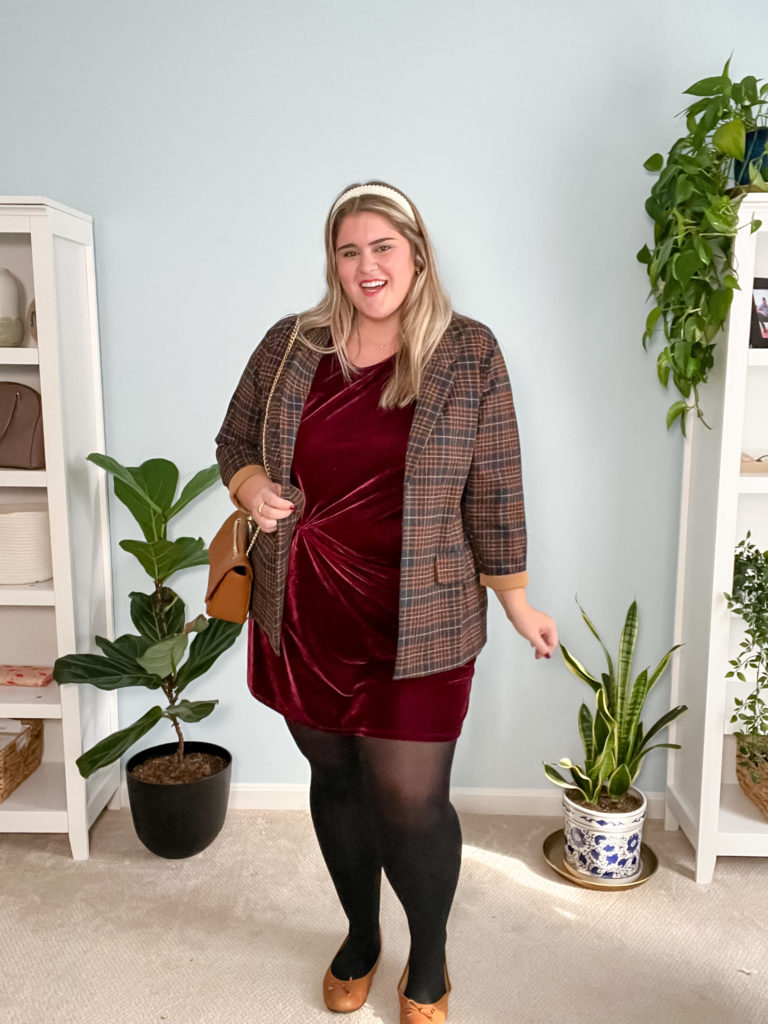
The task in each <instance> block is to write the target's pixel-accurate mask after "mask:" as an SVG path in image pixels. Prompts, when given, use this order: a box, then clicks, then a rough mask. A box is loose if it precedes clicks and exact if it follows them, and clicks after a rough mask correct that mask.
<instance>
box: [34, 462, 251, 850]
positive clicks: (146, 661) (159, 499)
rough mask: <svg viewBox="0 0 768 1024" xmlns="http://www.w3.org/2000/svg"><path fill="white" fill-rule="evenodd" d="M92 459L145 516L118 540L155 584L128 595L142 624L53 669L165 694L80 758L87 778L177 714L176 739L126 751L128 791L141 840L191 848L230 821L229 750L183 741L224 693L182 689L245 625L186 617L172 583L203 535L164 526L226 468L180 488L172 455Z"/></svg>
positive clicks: (70, 677) (203, 552)
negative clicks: (214, 695)
mask: <svg viewBox="0 0 768 1024" xmlns="http://www.w3.org/2000/svg"><path fill="white" fill-rule="evenodd" d="M88 459H89V460H90V461H91V462H93V463H95V464H96V465H97V466H100V467H101V468H102V469H104V470H106V471H107V472H108V473H111V474H112V475H113V476H114V486H115V496H116V497H117V498H118V499H119V500H120V501H122V502H123V504H125V505H126V506H127V508H128V509H129V511H130V512H131V514H132V515H133V517H134V519H135V520H136V522H137V523H138V524H139V527H140V528H141V531H142V533H143V534H144V538H145V539H144V540H143V541H140V540H122V541H120V547H121V548H123V550H125V551H128V552H130V553H131V554H132V555H134V556H135V557H136V558H137V559H138V561H139V562H140V564H141V566H142V568H143V569H144V570H145V571H146V573H147V574H148V575H149V576H150V578H151V579H152V581H153V584H154V589H153V590H152V592H151V593H149V594H144V593H139V592H133V593H131V594H130V595H129V598H130V614H131V620H132V622H133V624H134V626H135V628H136V630H137V632H136V633H127V634H125V635H124V636H120V637H118V638H117V639H116V640H114V641H111V640H107V639H105V638H104V637H99V636H97V637H96V638H95V643H96V645H97V646H98V647H99V649H100V650H101V651H102V654H68V655H66V656H64V657H61V658H58V659H57V660H56V663H55V665H54V668H53V676H54V679H55V680H56V682H57V683H60V684H61V683H88V684H89V685H91V686H96V687H98V688H99V689H102V690H120V689H125V688H127V687H136V686H143V687H146V689H148V690H150V691H157V692H158V693H161V694H162V696H163V697H164V698H165V703H166V706H165V707H163V706H162V705H161V704H155V705H154V706H153V707H151V708H150V709H149V711H147V712H145V714H144V715H142V716H141V718H139V719H138V720H137V721H136V722H134V723H133V724H132V725H129V726H127V727H126V728H124V729H120V730H118V732H115V733H113V734H112V735H111V736H107V737H106V738H105V739H103V740H101V741H100V742H99V743H97V744H96V745H95V746H94V747H92V748H91V749H90V750H87V751H85V753H83V754H82V755H81V756H80V757H79V758H78V759H77V766H78V768H79V770H80V774H81V775H82V776H83V778H86V779H87V778H88V777H89V776H91V775H92V774H93V773H94V772H96V771H98V769H99V768H103V767H104V766H105V765H108V764H112V763H113V762H114V761H116V760H117V759H118V758H120V757H121V756H122V755H123V754H124V753H126V751H128V749H129V748H130V747H132V746H133V744H134V743H136V742H137V741H138V740H140V739H141V738H142V737H143V736H145V735H146V734H147V733H148V732H149V730H150V729H152V728H153V727H154V726H155V725H157V723H158V722H160V721H161V720H165V721H168V722H170V724H171V725H172V727H173V729H174V730H175V732H176V737H177V741H176V742H175V743H168V744H162V745H160V746H156V747H150V748H148V749H145V750H142V751H140V752H139V753H137V754H134V756H133V757H132V758H131V759H130V760H129V761H128V764H127V766H126V771H127V782H128V796H129V801H130V806H131V813H132V816H133V821H134V825H135V828H136V832H137V835H138V836H139V839H141V841H142V842H143V843H144V845H145V846H146V847H147V848H148V849H149V850H151V851H152V852H153V853H156V854H158V855H160V856H162V857H171V858H178V857H189V856H192V854H195V853H199V852H200V851H201V850H203V849H205V847H206V846H208V845H209V844H210V843H211V842H213V840H214V839H215V838H216V836H217V835H218V833H219V832H220V830H221V827H222V825H223V823H224V818H225V815H226V809H227V801H228V797H229V782H230V774H231V766H232V756H231V754H230V753H229V751H228V750H226V749H225V748H224V747H220V746H218V745H217V744H213V743H204V742H189V741H185V739H184V735H183V733H182V731H181V723H182V722H185V723H186V722H200V721H202V719H204V718H207V716H208V715H210V714H211V712H212V711H213V709H214V708H215V707H216V705H217V704H218V701H216V700H212V701H190V700H187V699H186V697H182V694H183V693H184V691H185V690H186V688H187V686H188V685H189V684H190V683H191V682H192V681H193V680H194V679H197V678H198V677H199V676H201V675H203V673H204V672H207V671H208V669H209V668H210V667H211V665H213V663H214V662H215V661H216V659H217V658H218V657H219V655H221V654H222V653H223V652H224V651H226V650H227V648H229V647H231V646H232V644H233V643H234V642H235V640H236V639H237V637H238V635H239V633H240V631H241V629H242V626H241V625H240V624H236V623H232V622H224V621H222V620H221V619H208V618H206V617H205V616H204V615H197V616H196V617H195V618H193V619H191V620H190V621H187V615H186V609H185V606H184V602H183V601H182V599H181V598H180V597H179V595H178V594H177V593H176V592H175V591H174V590H172V589H171V588H170V587H168V586H167V585H166V584H167V581H168V579H169V578H170V577H171V576H172V575H173V574H174V573H176V572H178V571H180V570H182V569H187V568H190V567H192V566H195V565H207V563H208V551H207V548H206V546H205V543H204V542H203V540H202V539H201V538H197V539H195V538H193V537H178V538H176V539H175V540H169V539H168V537H167V526H168V522H169V521H170V520H171V519H172V518H173V517H174V516H176V515H177V514H178V513H179V512H181V510H182V509H183V508H186V506H187V505H189V504H190V502H192V501H194V500H195V499H196V498H197V497H199V496H200V495H201V494H202V493H203V492H204V491H206V490H208V488H210V487H211V486H212V485H213V484H214V483H215V482H217V481H218V479H219V472H218V469H217V467H216V466H211V467H209V468H208V469H204V470H201V471H200V472H199V473H196V474H195V475H194V476H193V477H192V479H191V480H190V481H189V482H188V483H187V484H186V485H185V487H184V488H183V489H182V491H181V494H180V495H179V497H178V498H176V488H177V485H178V481H179V471H178V469H177V468H176V466H175V465H174V464H173V463H172V462H168V461H167V460H165V459H150V460H148V461H147V462H144V463H142V465H141V466H138V467H135V468H126V467H125V466H122V465H120V463H119V462H117V461H116V460H115V459H112V458H109V457H108V456H106V455H100V454H98V453H94V454H91V455H89V456H88ZM190 638H191V639H190ZM185 656H186V660H185Z"/></svg>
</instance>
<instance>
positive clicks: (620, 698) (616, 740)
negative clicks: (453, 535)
mask: <svg viewBox="0 0 768 1024" xmlns="http://www.w3.org/2000/svg"><path fill="white" fill-rule="evenodd" d="M579 610H580V611H581V615H582V618H583V619H584V622H585V623H586V625H587V627H588V629H589V631H590V632H591V633H592V635H593V636H594V637H595V639H596V640H597V641H598V642H599V644H600V646H601V647H602V649H603V653H604V654H605V659H606V662H607V665H608V671H607V672H603V673H601V675H600V678H599V679H598V678H597V676H596V675H592V673H590V672H588V671H587V669H586V668H584V666H583V665H582V664H581V662H579V661H577V659H576V658H575V657H574V656H573V655H572V654H571V653H570V651H569V650H568V649H567V648H566V647H565V645H564V644H562V643H561V644H560V650H561V652H562V655H563V660H564V661H565V664H566V665H567V667H568V668H569V669H570V671H571V672H572V673H573V674H574V675H575V676H576V677H577V678H578V679H581V680H582V681H583V682H585V683H586V684H587V685H588V686H589V687H591V689H592V690H593V691H594V694H595V705H596V706H595V712H594V714H593V713H592V712H591V711H590V709H589V708H588V707H587V705H586V704H582V705H581V707H580V709H579V734H580V736H581V742H582V745H583V748H584V764H583V765H576V764H574V763H573V762H572V761H571V760H570V759H569V758H562V759H561V760H560V761H559V762H558V764H557V766H555V765H551V764H545V765H544V772H545V774H546V776H547V778H548V779H549V780H550V782H554V783H555V785H556V786H560V787H562V788H563V789H567V790H578V792H579V794H580V798H581V799H582V800H583V801H584V803H586V804H597V802H598V799H599V798H600V796H601V794H607V795H608V797H609V799H610V800H611V801H616V802H618V801H619V800H620V799H621V798H622V797H623V796H624V794H625V793H626V792H627V790H628V789H629V787H630V786H631V785H632V783H633V782H634V780H635V778H636V777H637V774H638V772H639V771H640V766H641V764H642V762H643V759H644V758H645V756H646V754H648V753H650V751H651V750H655V749H657V748H658V747H672V748H675V749H677V748H678V746H679V745H678V744H676V743H656V744H654V745H650V743H651V740H652V739H653V738H654V737H655V736H657V735H658V734H659V733H660V732H661V731H662V729H665V728H666V727H667V726H668V725H669V724H670V722H673V721H674V720H675V719H676V718H677V717H678V716H679V715H681V714H682V713H683V712H684V711H686V710H687V708H686V707H685V705H680V706H679V707H676V708H672V709H671V710H670V711H667V712H666V714H664V715H662V716H661V718H660V719H659V720H658V721H657V722H655V723H654V724H653V725H652V726H651V727H650V728H649V729H647V730H646V729H645V727H644V725H643V722H642V720H641V717H640V716H641V715H642V713H643V706H644V704H645V700H646V698H647V696H648V694H649V693H650V692H651V690H652V689H653V687H654V685H655V684H656V683H657V682H658V680H659V679H660V677H661V675H662V674H663V672H664V670H665V668H666V667H667V663H668V661H669V659H670V657H671V656H672V654H673V653H674V651H676V650H677V648H678V647H679V646H680V644H676V645H675V646H674V647H672V648H671V649H670V650H669V651H667V653H666V654H665V655H664V657H663V658H662V659H661V661H660V662H659V664H658V665H657V666H656V668H655V669H654V670H653V672H650V670H649V669H647V668H644V669H643V671H642V672H641V673H640V674H639V675H638V676H637V677H636V678H635V679H634V680H633V679H632V663H633V661H634V654H635V644H636V641H637V602H636V601H633V602H632V604H631V605H630V606H629V610H628V612H627V617H626V620H625V622H624V627H623V629H622V631H621V637H620V639H619V651H618V657H617V659H616V666H615V667H614V662H613V659H612V658H611V656H610V654H609V653H608V650H607V648H606V646H605V644H604V643H603V641H602V640H601V639H600V636H599V634H598V632H597V630H596V629H595V627H594V626H593V624H592V622H591V621H590V619H589V617H588V616H587V614H586V612H585V611H584V609H583V608H582V607H581V605H579ZM558 769H564V770H565V771H567V772H568V777H564V776H563V775H562V774H561V772H560V771H558Z"/></svg>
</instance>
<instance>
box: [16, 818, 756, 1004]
mask: <svg viewBox="0 0 768 1024" xmlns="http://www.w3.org/2000/svg"><path fill="white" fill-rule="evenodd" d="M462 825H463V829H464V841H465V850H464V865H463V870H462V878H461V881H460V884H459V891H458V894H457V900H456V903H455V905H454V911H453V914H452V917H451V922H450V939H449V961H448V963H449V967H450V971H451V975H452V981H453V985H454V992H453V995H452V997H451V1012H450V1015H449V1022H450V1024H488V1022H493V1024H508V1022H514V1024H545V1022H546V1024H550V1022H552V1024H565V1022H568V1024H594V1022H603V1021H610V1022H611V1024H648V1022H662V1024H666V1022H675V1024H676V1022H688V1021H690V1022H691V1024H694V1022H695V1024H710V1022H711V1024H730V1022H734V1024H752V1022H754V1024H758V1022H760V1024H764V1022H765V1020H766V1016H768V939H767V938H766V934H767V933H766V921H767V920H768V860H761V859H748V858H744V859H741V858H738V859H735V858H722V859H721V860H720V861H719V862H718V866H717V870H716V872H715V880H714V882H713V883H712V884H711V885H708V886H697V885H696V884H695V883H694V882H693V880H692V868H693V855H692V851H691V849H690V847H689V845H688V843H687V841H686V840H685V839H684V837H683V836H682V834H681V833H679V832H678V833H664V832H663V830H662V828H661V823H660V822H651V823H650V825H649V826H648V834H647V836H646V839H647V841H648V842H649V843H650V845H651V846H652V848H653V849H654V850H655V851H656V852H657V854H658V856H659V860H660V868H659V870H658V872H657V873H656V875H655V876H654V877H652V878H651V879H650V880H649V881H648V882H647V883H646V884H645V885H643V886H641V887H639V888H637V889H635V890H632V891H630V892H624V893H609V892H592V891H587V890H583V889H579V888H577V887H575V886H573V885H571V884H570V883H568V882H566V881H564V880H561V879H560V878H559V876H557V875H556V874H554V873H553V872H552V871H551V869H550V868H549V867H548V865H547V864H546V862H545V861H544V860H543V858H542V855H541V845H542V841H543V840H544V838H545V836H546V835H547V834H548V833H549V832H551V831H553V830H554V829H555V828H556V827H557V825H558V821H557V820H556V819H545V818H503V817H491V816H473V815H464V816H463V817H462ZM0 895H1V896H2V900H1V902H0V926H1V927H0V941H1V942H2V946H1V947H0V1022H2V1024H252V1022H253V1024H262V1022H263V1024H281V1022H285V1021H291V1022H292V1021H296V1022H301V1024H315V1022H318V1024H319V1022H323V1024H331V1022H335V1024H339V1022H340V1021H342V1020H345V1019H349V1021H350V1024H374V1022H376V1024H378V1022H386V1024H397V1022H398V1015H397V997H396V995H395V986H396V984H397V979H398V978H399V976H400V971H401V969H402V967H403V963H404V961H405V957H406V955H407V951H408V935H407V928H406V924H405V918H404V915H403V913H402V910H401V908H400V905H399V904H398V903H397V901H396V899H395V897H394V895H393V894H392V892H391V890H390V889H389V888H388V887H385V892H384V898H383V910H382V926H383V932H384V956H383V960H382V965H381V967H380V969H379V972H378V975H377V977H376V982H375V984H374V986H373V990H372V992H371V998H370V1002H369V1004H367V1005H366V1006H365V1007H363V1009H362V1010H360V1011H359V1012H358V1013H356V1014H353V1015H351V1016H350V1017H349V1018H343V1017H341V1016H334V1015H331V1014H329V1013H328V1011H326V1010H325V1009H324V1007H323V1006H322V1003H321V995H320V981H321V978H322V975H323V972H324V971H325V968H326V967H327V965H328V963H329V961H330V959H331V958H332V956H333V954H334V953H335V951H336V948H337V946H338V945H339V943H340V941H341V938H342V934H343V923H342V915H341V912H340V910H339V908H338V905H337V903H336V901H335V896H334V895H333V893H332V891H331V888H330V883H329V882H328V881H327V879H326V875H325V868H324V865H323V863H322V861H321V859H320V855H319V853H318V851H317V849H316V846H315V841H314V835H313V833H312V829H311V823H310V821H309V817H308V815H307V814H305V813H303V812H293V811H266V812H265V811H231V812H230V814H229V817H228V819H227V823H226V825H225V827H224V831H223V832H222V834H221V836H220V837H219V838H218V840H217V841H216V843H215V844H214V845H213V846H211V847H209V849H208V850H206V851H205V852H204V853H202V854H200V855H199V856H198V857H195V858H192V859H191V860H187V861H166V860H162V859H160V858H157V857H154V856H153V855H152V854H150V853H148V852H147V851H146V850H145V849H144V847H143V846H141V844H140V843H139V841H138V839H137V838H136V836H135V833H134V832H133V827H132V825H131V821H130V815H129V812H128V811H125V810H123V811H119V812H114V811H107V812H106V813H105V814H104V815H102V817H101V819H100V820H99V821H98V822H97V823H96V825H95V826H94V829H93V831H92V852H91V859H90V860H89V861H82V862H75V861H73V860H72V859H71V858H70V856H69V847H68V843H67V840H66V837H64V836H48V835H41V836H35V835H17V836H8V835H6V836H0Z"/></svg>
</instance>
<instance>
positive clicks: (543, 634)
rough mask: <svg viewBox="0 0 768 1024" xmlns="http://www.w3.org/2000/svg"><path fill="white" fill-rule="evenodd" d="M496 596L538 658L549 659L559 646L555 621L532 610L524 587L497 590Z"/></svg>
mask: <svg viewBox="0 0 768 1024" xmlns="http://www.w3.org/2000/svg"><path fill="white" fill-rule="evenodd" d="M496 596H497V597H498V599H499V601H501V604H502V606H503V608H504V611H505V612H506V615H507V618H508V619H509V621H510V622H511V623H512V625H513V626H514V627H515V629H516V630H517V632H518V633H519V634H520V636H522V637H523V638H524V639H526V640H527V641H528V642H529V643H530V645H531V647H533V649H534V650H535V651H536V657H537V658H549V657H550V655H551V654H552V651H554V650H555V648H556V647H557V644H558V640H557V626H556V625H555V620H554V619H552V618H550V616H549V615H546V614H545V613H544V612H540V611H538V609H536V608H531V606H530V605H529V604H528V598H527V597H526V594H525V588H524V587H518V588H516V589H515V590H497V591H496Z"/></svg>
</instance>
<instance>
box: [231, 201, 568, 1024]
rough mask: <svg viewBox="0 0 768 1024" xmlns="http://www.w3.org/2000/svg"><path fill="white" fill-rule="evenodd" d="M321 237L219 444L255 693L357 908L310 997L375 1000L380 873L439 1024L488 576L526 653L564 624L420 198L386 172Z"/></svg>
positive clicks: (479, 355)
mask: <svg viewBox="0 0 768 1024" xmlns="http://www.w3.org/2000/svg"><path fill="white" fill-rule="evenodd" d="M325 242H326V255H327V271H326V276H327V286H328V290H327V294H326V296H325V298H324V299H323V301H322V302H321V303H320V304H319V305H318V306H316V307H315V308H314V309H311V310H309V312H306V313H303V314H301V317H300V331H299V334H298V337H297V338H296V341H295V342H294V344H293V345H292V347H290V349H289V344H290V339H291V337H292V335H293V334H294V331H295V328H296V323H297V321H296V318H295V317H291V318H288V319H287V320H283V321H281V322H280V323H278V324H276V325H275V326H274V327H273V328H272V329H271V330H270V331H269V332H268V333H267V335H266V337H265V338H264V340H263V341H262V343H261V344H260V345H259V347H258V348H257V349H256V351H255V352H254V354H253V355H252V357H251V359H250V361H249V363H248V366H247V367H246V369H245V372H244V374H243V376H242V378H241V380H240V383H239V385H238V387H237V390H236V391H235V394H234V396H233V398H232V401H231V403H230V406H229V410H228V412H227V416H226V418H225V420H224V424H223V426H222V428H221V431H220V433H219V435H218V436H217V439H216V440H217V444H218V449H217V458H218V461H219V466H220V468H221V474H222V479H223V480H224V483H225V484H226V485H227V486H228V487H229V490H230V494H231V496H232V499H233V501H234V502H235V504H237V505H239V506H240V507H241V508H244V509H246V510H247V511H248V512H250V513H251V514H252V515H253V518H254V520H255V522H256V524H257V526H258V527H259V531H260V533H259V535H258V537H257V540H256V543H255V546H254V549H253V552H252V556H253V559H254V567H255V577H256V583H255V585H254V593H253V600H252V605H251V613H252V615H251V622H250V632H249V687H250V690H251V692H252V693H253V695H254V696H255V697H256V698H257V699H258V700H260V701H262V702H263V703H265V704H267V705H269V706H270V707H272V708H274V709H276V710H277V711H279V712H280V713H281V714H282V715H283V716H284V717H285V719H286V723H287V726H288V729H289V730H290V732H291V734H292V736H293V738H294V740H295V741H296V743H297V745H298V747H299V749H300V750H301V751H302V753H303V754H304V755H305V756H306V758H307V759H308V761H309V763H310V766H311V786H310V807H311V812H312V820H313V823H314V826H315V831H316V833H317V838H318V841H319V844H320V848H321V851H322V853H323V857H324V859H325V862H326V864H327V866H328V870H329V872H330V875H331V878H332V880H333V883H334V885H335V887H336V891H337V893H338V896H339V899H340V901H341V905H342V907H343V909H344V912H345V914H346V915H347V918H348V920H349V932H348V935H347V937H346V939H345V940H344V942H343V943H342V945H341V947H340V949H339V951H338V952H337V954H336V956H335V958H334V960H333V961H332V963H331V965H330V967H329V969H328V971H327V972H326V976H325V979H324V982H323V994H324V998H325V1002H326V1005H327V1006H328V1007H329V1009H331V1010H337V1011H342V1012H347V1011H350V1010H355V1009H358V1008H359V1007H360V1006H362V1004H363V1003H364V1002H365V1000H366V998H367V995H368V991H369V989H370V985H371V982H372V980H373V975H374V973H375V970H376V967H377V965H378V961H379V955H380V949H381V936H380V932H379V923H378V922H379V889H380V882H381V871H382V868H383V869H384V871H385V872H386V873H387V877H388V879H389V881H390V883H391V885H392V887H393V889H394V891H395V892H396V894H397V896H398V898H399V899H400V901H401V902H402V904H403V908H404V910H405V913H406V916H407V919H408V925H409V929H410V935H411V949H410V955H409V958H408V963H407V964H406V968H405V971H404V972H403V976H402V978H401V981H400V984H399V986H398V993H399V997H400V1007H401V1022H403V1024H424V1022H426V1021H429V1022H430V1024H442V1022H443V1021H445V1015H446V1012H447V1002H448V991H449V989H450V983H449V980H448V973H447V969H446V966H445V942H446V924H447V920H448V914H449V911H450V907H451V902H452V900H453V894H454V891H455V888H456V883H457V880H458V875H459V866H460V861H461V831H460V827H459V822H458V818H457V816H456V812H455V810H454V809H453V807H452V805H451V803H450V800H449V785H450V770H451V763H452V760H453V752H454V747H455V744H456V739H457V738H458V735H459V732H460V730H461V724H462V721H463V719H464V716H465V714H466V711H467V705H468V701H469V691H470V685H471V680H472V674H473V669H474V661H475V656H476V655H477V654H478V652H479V651H480V649H481V648H482V646H483V644H484V643H485V615H486V588H487V587H490V588H491V589H493V590H495V591H496V594H497V596H498V598H499V600H500V601H501V603H502V605H503V606H504V609H505V611H506V614H507V617H508V618H509V619H510V621H511V622H512V624H513V626H514V627H515V628H516V629H517V631H518V632H519V633H520V634H521V635H522V636H523V637H525V638H526V639H527V640H528V641H529V642H530V643H531V645H532V646H533V647H534V649H535V654H536V657H537V658H540V657H549V655H550V652H551V651H552V650H553V649H554V648H555V646H556V644H557V635H556V630H555V625H554V622H553V621H552V620H551V619H550V618H549V617H548V616H547V615H544V614H543V613H541V612H539V611H536V610H535V609H533V608H531V607H530V606H529V605H528V603H527V601H526V594H525V587H526V584H527V574H526V572H525V555H526V538H525V521H524V514H523V498H522V485H521V474H520V455H519V449H518V439H517V428H516V425H515V415H514V408H513V405H512V396H511V392H510V387H509V381H508V378H507V372H506V368H505V366H504V361H503V358H502V355H501V352H500V350H499V347H498V345H497V343H496V341H495V339H494V337H493V335H492V334H491V332H490V331H489V330H488V329H487V328H486V327H484V326H483V325H482V324H479V323H477V322H476V321H473V320H470V319H468V318H466V317H462V316H458V315H456V314H454V313H453V312H452V310H451V306H450V303H449V301H448V298H447V297H446V295H445V293H444V291H443V289H442V287H441V285H440V281H439V279H438V275H437V270H436V266H435V260H434V256H433V253H432V247H431V245H430V242H429V237H428V235H427V232H426V229H425V227H424V224H423V221H422V219H421V216H420V215H419V213H418V211H417V209H416V207H415V206H414V205H413V203H411V202H410V200H409V199H408V198H407V197H406V196H405V195H404V194H403V193H402V192H400V191H399V190H397V189H394V188H392V186H390V185H386V184H385V183H383V182H368V183H366V184H363V185H354V186H351V187H350V188H348V189H345V190H344V192H343V193H341V195H340V196H339V197H338V198H337V200H336V201H335V203H334V204H333V206H332V208H331V211H330V213H329V215H328V219H327V222H326V228H325ZM286 353H287V355H286ZM270 392H272V396H271V399H270ZM265 460H266V461H265ZM265 467H266V468H265Z"/></svg>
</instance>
